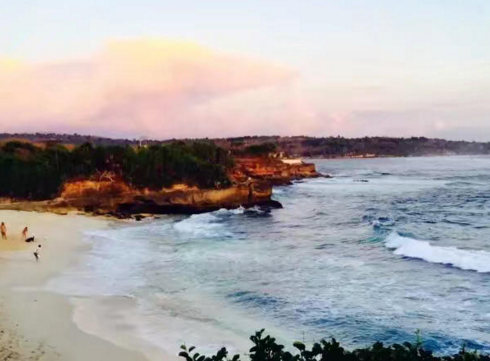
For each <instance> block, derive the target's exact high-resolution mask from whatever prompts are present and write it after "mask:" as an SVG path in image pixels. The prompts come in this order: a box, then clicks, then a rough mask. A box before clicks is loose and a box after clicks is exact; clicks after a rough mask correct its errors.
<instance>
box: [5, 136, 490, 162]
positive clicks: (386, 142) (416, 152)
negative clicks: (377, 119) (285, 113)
mask: <svg viewBox="0 0 490 361" xmlns="http://www.w3.org/2000/svg"><path fill="white" fill-rule="evenodd" d="M8 139H18V140H27V141H30V142H33V143H43V142H57V143H63V144H67V145H70V144H72V145H80V144H83V143H87V142H89V143H92V144H95V145H105V146H108V145H139V144H144V145H151V144H161V143H168V142H172V141H175V139H169V140H139V139H113V138H104V137H97V136H90V135H79V134H56V133H24V134H6V133H3V134H2V133H0V142H1V141H5V140H8ZM209 140H211V141H213V142H215V143H216V144H217V145H219V146H221V147H223V148H226V149H229V150H232V151H233V152H241V151H244V150H245V149H250V147H252V148H253V147H254V146H258V145H261V146H263V145H266V149H271V150H273V151H274V152H276V153H281V152H284V153H285V154H287V155H289V156H300V157H323V158H337V157H407V156H425V155H476V154H490V142H486V143H484V142H467V141H449V140H444V139H430V138H424V137H412V138H390V137H364V138H343V137H324V138H315V137H307V136H295V137H280V136H246V137H236V138H221V139H209ZM182 141H184V142H187V141H190V139H182Z"/></svg>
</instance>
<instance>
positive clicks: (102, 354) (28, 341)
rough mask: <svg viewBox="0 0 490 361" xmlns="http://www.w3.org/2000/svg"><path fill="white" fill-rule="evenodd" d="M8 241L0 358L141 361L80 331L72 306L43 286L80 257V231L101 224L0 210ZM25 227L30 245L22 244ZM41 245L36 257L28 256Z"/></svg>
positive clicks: (1, 249)
mask: <svg viewBox="0 0 490 361" xmlns="http://www.w3.org/2000/svg"><path fill="white" fill-rule="evenodd" d="M0 222H5V223H6V225H7V228H8V235H9V239H8V240H0V359H2V360H4V359H8V360H40V361H50V360H67V361H72V360H74V361H82V360H84V361H86V360H105V361H111V360H118V361H121V360H122V361H129V360H131V361H145V360H146V358H145V357H144V356H143V354H142V353H139V352H135V351H133V350H130V349H126V348H123V347H121V346H117V345H115V344H114V343H111V342H108V341H106V340H103V339H101V338H99V337H96V336H94V335H92V334H88V333H86V332H83V331H82V330H80V329H79V328H78V327H77V325H76V324H75V323H74V322H73V311H74V309H73V305H72V303H71V302H70V300H69V299H68V298H67V297H65V296H63V295H59V294H55V293H51V292H47V291H45V290H44V285H45V284H46V282H47V280H48V279H50V278H51V277H54V276H56V275H57V274H59V272H61V271H63V270H64V269H65V268H66V267H67V266H69V265H70V264H72V263H73V262H77V260H78V254H79V253H80V252H83V250H84V247H87V245H85V244H84V242H83V240H82V232H83V231H84V230H89V229H90V230H92V229H102V228H104V227H107V223H108V222H107V221H106V220H104V219H100V218H91V217H86V216H79V215H74V214H70V215H65V216H60V215H55V214H49V213H35V212H19V211H0ZM25 226H28V227H29V231H30V232H29V235H35V237H36V242H35V243H30V244H27V243H25V242H23V241H22V238H21V232H22V229H23V228H24V227H25ZM39 244H41V245H42V251H41V258H40V260H39V262H36V260H35V258H34V255H33V252H34V250H35V249H36V247H37V246H38V245H39Z"/></svg>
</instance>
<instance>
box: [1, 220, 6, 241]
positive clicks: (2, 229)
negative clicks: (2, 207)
mask: <svg viewBox="0 0 490 361" xmlns="http://www.w3.org/2000/svg"><path fill="white" fill-rule="evenodd" d="M0 233H2V239H7V226H6V225H5V223H3V222H2V224H1V225H0Z"/></svg>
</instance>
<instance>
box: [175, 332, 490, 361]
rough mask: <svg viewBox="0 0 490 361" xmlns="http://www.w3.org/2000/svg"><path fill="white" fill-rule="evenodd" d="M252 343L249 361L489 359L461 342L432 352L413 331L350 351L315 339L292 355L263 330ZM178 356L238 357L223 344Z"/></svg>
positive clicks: (231, 360) (198, 359)
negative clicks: (402, 338) (410, 338)
mask: <svg viewBox="0 0 490 361" xmlns="http://www.w3.org/2000/svg"><path fill="white" fill-rule="evenodd" d="M250 340H251V341H252V343H253V346H252V348H251V349H250V351H249V353H248V355H247V358H248V359H249V360H250V361H490V356H488V355H482V354H479V353H477V352H476V351H473V352H468V351H467V350H466V347H465V346H464V345H463V346H462V347H461V349H460V351H459V352H458V353H457V354H454V355H451V356H436V355H434V354H433V353H432V351H429V350H425V349H424V348H423V342H422V340H421V338H420V336H419V335H418V334H417V339H416V341H415V343H410V342H404V343H403V344H393V345H390V346H385V345H383V344H382V343H381V342H376V343H374V344H373V345H372V346H369V347H365V348H359V349H356V350H353V351H349V350H346V349H345V348H343V347H342V346H341V345H340V344H339V343H338V342H337V341H336V340H335V339H334V338H332V339H331V340H330V341H326V340H322V341H320V342H316V343H314V344H313V346H312V347H311V348H310V349H309V348H307V347H306V345H305V344H303V343H302V342H295V343H294V344H293V346H294V347H295V348H296V349H297V352H296V353H295V354H294V355H293V354H292V353H291V352H289V351H286V350H285V348H284V346H283V345H281V344H278V343H277V342H276V339H275V338H274V337H271V336H269V335H267V336H264V330H261V331H259V332H256V333H255V335H253V336H251V337H250ZM181 349H182V351H181V352H180V353H179V356H180V357H182V358H183V359H184V360H185V361H240V357H241V356H240V355H234V356H232V357H229V356H228V350H227V349H226V348H224V347H223V348H221V349H219V350H218V351H217V352H216V354H214V355H211V356H206V355H201V354H200V353H198V352H197V351H196V348H195V347H194V346H192V347H189V348H188V347H186V346H185V345H183V346H181Z"/></svg>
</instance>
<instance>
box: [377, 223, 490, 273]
mask: <svg viewBox="0 0 490 361" xmlns="http://www.w3.org/2000/svg"><path fill="white" fill-rule="evenodd" d="M385 246H386V247H387V248H389V249H394V251H393V253H394V254H396V255H399V256H404V257H409V258H415V259H421V260H424V261H427V262H430V263H439V264H445V265H450V266H453V267H456V268H460V269H462V270H468V271H476V272H479V273H489V272H490V252H486V251H481V250H465V249H460V248H457V247H439V246H434V245H432V244H430V242H427V241H421V240H417V239H413V238H409V237H403V236H400V235H399V234H398V233H397V232H393V233H391V234H390V235H389V236H388V237H387V238H386V240H385Z"/></svg>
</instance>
